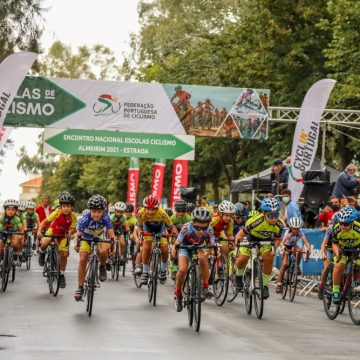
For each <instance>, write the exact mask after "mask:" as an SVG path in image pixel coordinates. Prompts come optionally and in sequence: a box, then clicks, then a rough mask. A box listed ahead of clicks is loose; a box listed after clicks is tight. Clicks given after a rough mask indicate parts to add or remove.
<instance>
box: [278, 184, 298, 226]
mask: <svg viewBox="0 0 360 360" xmlns="http://www.w3.org/2000/svg"><path fill="white" fill-rule="evenodd" d="M281 195H282V199H281V201H282V202H283V203H284V204H285V221H287V220H289V219H291V218H292V217H296V218H299V219H301V220H302V218H301V212H300V209H299V205H298V204H297V203H296V202H295V201H293V200H291V190H289V189H284V190H283V191H282V192H281Z"/></svg>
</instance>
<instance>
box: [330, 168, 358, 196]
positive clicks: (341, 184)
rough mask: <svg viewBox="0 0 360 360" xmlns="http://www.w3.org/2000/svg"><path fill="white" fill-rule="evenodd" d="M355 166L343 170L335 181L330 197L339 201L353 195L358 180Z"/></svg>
mask: <svg viewBox="0 0 360 360" xmlns="http://www.w3.org/2000/svg"><path fill="white" fill-rule="evenodd" d="M355 173H356V166H355V165H353V164H350V165H348V166H347V167H346V168H345V170H344V171H343V172H342V173H340V175H339V177H338V178H337V180H336V183H335V186H334V190H333V193H332V195H333V196H337V197H338V198H339V199H341V198H342V197H343V196H344V195H353V194H354V192H355V190H356V189H357V188H358V186H359V182H360V179H359V178H356V177H355V176H354V174H355Z"/></svg>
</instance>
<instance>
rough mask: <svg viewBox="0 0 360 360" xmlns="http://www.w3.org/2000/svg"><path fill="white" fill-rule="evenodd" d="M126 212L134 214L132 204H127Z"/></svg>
mask: <svg viewBox="0 0 360 360" xmlns="http://www.w3.org/2000/svg"><path fill="white" fill-rule="evenodd" d="M125 211H126V212H131V213H132V212H134V205H133V204H130V203H126V210H125Z"/></svg>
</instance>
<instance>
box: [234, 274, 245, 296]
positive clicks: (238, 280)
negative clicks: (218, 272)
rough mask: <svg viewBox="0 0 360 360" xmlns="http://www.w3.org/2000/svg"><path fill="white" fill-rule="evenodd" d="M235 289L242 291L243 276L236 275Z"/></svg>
mask: <svg viewBox="0 0 360 360" xmlns="http://www.w3.org/2000/svg"><path fill="white" fill-rule="evenodd" d="M236 290H237V291H238V292H243V290H244V284H243V277H242V276H238V275H236Z"/></svg>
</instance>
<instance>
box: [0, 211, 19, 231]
mask: <svg viewBox="0 0 360 360" xmlns="http://www.w3.org/2000/svg"><path fill="white" fill-rule="evenodd" d="M20 226H22V221H21V219H20V218H19V217H18V216H13V217H9V216H6V215H3V216H0V231H19V227H20Z"/></svg>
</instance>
